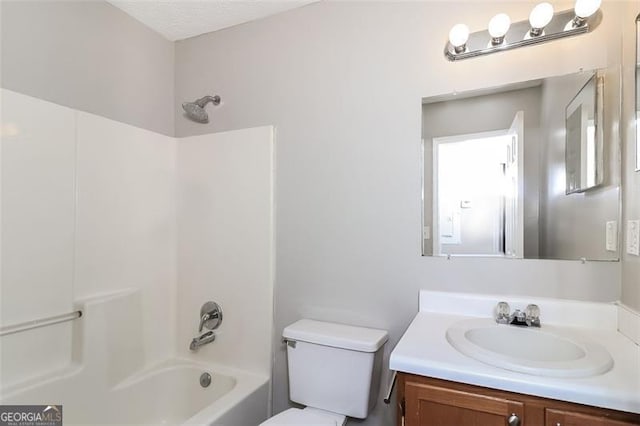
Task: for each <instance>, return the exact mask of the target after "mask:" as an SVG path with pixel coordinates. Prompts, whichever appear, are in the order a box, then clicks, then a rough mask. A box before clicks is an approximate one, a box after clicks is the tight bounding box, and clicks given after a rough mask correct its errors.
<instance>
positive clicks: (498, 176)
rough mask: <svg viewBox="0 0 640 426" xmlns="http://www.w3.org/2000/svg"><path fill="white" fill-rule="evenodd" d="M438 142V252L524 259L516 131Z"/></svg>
mask: <svg viewBox="0 0 640 426" xmlns="http://www.w3.org/2000/svg"><path fill="white" fill-rule="evenodd" d="M522 116H523V113H522V112H519V113H518V114H517V116H516V117H515V118H514V126H513V127H512V129H504V130H502V131H496V132H486V133H478V134H470V135H458V136H450V137H443V138H434V139H433V170H434V182H436V184H435V187H434V197H433V201H434V205H433V207H434V209H433V217H434V223H433V229H434V230H435V231H436V233H435V234H434V238H433V253H434V255H436V256H440V255H449V254H455V255H488V256H505V255H506V256H511V257H518V256H520V257H521V256H522V240H523V238H522V232H523V229H522V221H521V215H520V213H521V212H522V198H521V197H519V193H520V191H519V188H520V186H521V184H520V183H519V179H520V177H519V175H520V173H519V170H520V169H521V168H519V167H518V164H519V163H520V162H521V161H520V160H521V159H519V157H520V150H519V149H518V132H517V129H518V128H520V127H522V126H521V125H520V123H522Z"/></svg>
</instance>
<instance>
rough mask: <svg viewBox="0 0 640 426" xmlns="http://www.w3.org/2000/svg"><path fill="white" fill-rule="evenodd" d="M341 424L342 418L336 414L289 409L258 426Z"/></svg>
mask: <svg viewBox="0 0 640 426" xmlns="http://www.w3.org/2000/svg"><path fill="white" fill-rule="evenodd" d="M343 423H344V416H340V415H338V414H333V413H327V412H322V411H320V410H311V409H305V410H301V409H299V408H290V409H288V410H286V411H283V412H282V413H280V414H278V415H276V416H273V417H271V418H270V419H268V420H267V421H265V422H263V423H260V426H280V425H283V426H284V425H296V426H301V425H304V426H341V425H342V424H343Z"/></svg>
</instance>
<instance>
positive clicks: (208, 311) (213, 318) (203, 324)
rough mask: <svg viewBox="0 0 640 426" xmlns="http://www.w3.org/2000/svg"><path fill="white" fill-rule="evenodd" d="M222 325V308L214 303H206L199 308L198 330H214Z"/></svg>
mask: <svg viewBox="0 0 640 426" xmlns="http://www.w3.org/2000/svg"><path fill="white" fill-rule="evenodd" d="M220 323H222V308H221V307H220V305H218V304H217V303H216V302H207V303H205V304H204V305H202V308H200V325H199V326H198V330H199V331H202V329H203V328H206V329H208V330H215V329H216V328H218V327H220Z"/></svg>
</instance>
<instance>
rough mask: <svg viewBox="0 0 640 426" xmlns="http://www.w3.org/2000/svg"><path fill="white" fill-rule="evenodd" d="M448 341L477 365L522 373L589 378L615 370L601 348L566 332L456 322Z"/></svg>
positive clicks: (481, 320) (480, 320)
mask: <svg viewBox="0 0 640 426" xmlns="http://www.w3.org/2000/svg"><path fill="white" fill-rule="evenodd" d="M446 336H447V341H448V342H449V343H450V344H451V345H452V346H453V347H454V348H455V349H457V350H458V351H459V352H461V353H463V354H464V355H467V356H469V357H471V358H474V359H476V360H478V361H481V362H484V363H486V364H489V365H492V366H494V367H499V368H504V369H506V370H511V371H517V372H520V373H526V374H533V375H537V376H547V377H588V376H595V375H598V374H603V373H606V372H607V371H609V370H610V369H611V368H612V367H613V359H612V358H611V355H610V354H609V352H607V350H606V349H605V348H604V347H602V346H601V345H599V344H597V343H595V342H592V341H588V340H586V339H584V338H583V337H581V336H579V335H577V334H575V333H572V332H570V331H568V330H566V329H560V328H558V327H554V326H549V325H543V326H542V327H541V328H534V327H517V326H512V325H503V324H496V323H495V321H493V320H492V319H489V318H478V319H469V320H464V321H460V322H457V323H456V324H454V325H452V326H451V327H449V329H447V333H446Z"/></svg>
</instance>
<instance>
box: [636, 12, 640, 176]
mask: <svg viewBox="0 0 640 426" xmlns="http://www.w3.org/2000/svg"><path fill="white" fill-rule="evenodd" d="M636 171H638V172H640V15H638V17H637V18H636Z"/></svg>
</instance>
